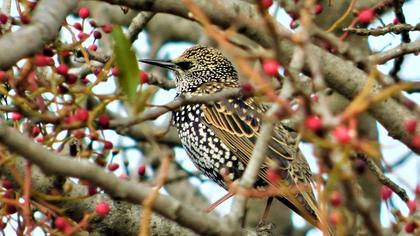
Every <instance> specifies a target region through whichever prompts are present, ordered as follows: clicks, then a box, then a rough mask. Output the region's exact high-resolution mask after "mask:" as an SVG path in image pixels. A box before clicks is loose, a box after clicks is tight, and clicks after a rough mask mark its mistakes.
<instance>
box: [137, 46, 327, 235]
mask: <svg viewBox="0 0 420 236" xmlns="http://www.w3.org/2000/svg"><path fill="white" fill-rule="evenodd" d="M140 61H141V62H144V63H148V64H152V65H156V66H160V67H163V68H167V69H170V70H172V71H173V72H174V73H175V84H176V90H177V96H180V95H186V94H189V95H192V96H202V95H207V94H213V93H216V92H220V91H221V90H223V89H225V88H239V87H240V83H239V80H238V73H237V71H236V69H235V68H234V66H233V65H232V63H231V62H230V61H229V60H228V59H227V58H226V57H225V56H223V54H222V53H221V52H220V51H219V50H217V49H214V48H210V47H206V46H195V47H192V48H190V49H188V50H186V51H185V52H184V53H183V54H182V55H181V56H180V57H178V58H176V59H173V60H169V61H163V60H150V59H145V60H140ZM265 111H266V109H265V108H264V107H263V106H261V105H259V104H257V103H256V101H255V99H254V98H252V97H251V98H232V99H224V100H221V101H217V102H215V103H214V104H212V105H207V104H191V105H185V106H182V107H180V108H179V109H177V110H175V111H174V112H173V118H172V119H173V124H174V126H175V127H176V128H177V130H178V134H179V137H180V139H181V142H182V145H183V146H184V148H185V150H186V152H187V154H188V156H189V157H190V158H191V160H192V162H193V163H194V164H195V166H196V167H197V168H198V169H199V170H200V171H201V172H202V173H204V174H205V175H206V176H207V177H209V178H210V179H212V180H213V181H214V182H216V183H217V184H218V185H220V186H222V187H223V188H225V189H226V188H227V186H226V183H225V178H226V176H224V174H223V173H222V172H225V171H226V170H227V171H228V173H229V174H228V176H227V177H228V178H229V179H230V180H231V181H235V180H236V179H238V178H240V177H241V175H242V174H243V172H244V170H245V168H246V166H247V164H248V162H249V159H250V158H251V155H252V151H253V148H254V146H255V143H256V141H257V139H258V136H259V132H260V129H261V123H262V119H261V117H262V115H263V114H264V113H265ZM273 163H276V164H277V166H278V168H277V169H278V170H280V172H279V173H281V175H280V176H281V180H280V181H279V182H278V183H270V178H269V176H268V175H267V173H268V170H269V168H270V166H272V164H273ZM312 184H313V180H312V174H311V170H310V168H309V165H308V163H307V161H306V159H305V158H304V157H303V155H302V153H301V152H300V150H299V148H298V143H297V141H296V140H295V138H293V137H292V135H291V134H290V132H289V131H288V130H287V129H286V128H285V127H284V126H283V125H282V124H281V123H277V124H276V126H275V129H274V130H273V134H272V137H271V139H270V140H269V143H268V148H267V151H266V160H265V162H264V164H263V166H262V167H261V169H260V171H259V173H258V180H257V182H256V183H255V187H264V186H268V185H272V186H273V185H274V186H278V187H281V188H282V189H284V188H285V187H287V188H290V189H297V190H298V191H290V192H289V193H285V194H282V195H280V196H278V197H276V198H277V199H279V200H280V201H281V202H283V203H284V204H286V205H287V206H288V207H289V208H291V209H292V210H293V211H295V212H296V213H298V214H299V215H301V216H302V217H303V218H305V219H306V220H307V221H308V222H309V223H311V224H312V225H314V226H317V227H321V225H320V217H319V209H318V207H317V202H316V200H315V196H314V194H313V192H312V188H311V186H312ZM302 186H309V189H310V190H308V188H306V189H305V190H303V189H302V188H303V187H302ZM299 190H301V191H299Z"/></svg>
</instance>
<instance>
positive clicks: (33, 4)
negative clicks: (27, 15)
mask: <svg viewBox="0 0 420 236" xmlns="http://www.w3.org/2000/svg"><path fill="white" fill-rule="evenodd" d="M37 5H38V2H34V1H29V9H30V10H31V11H33V10H34V9H35V7H36V6H37Z"/></svg>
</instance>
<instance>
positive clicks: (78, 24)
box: [73, 22, 83, 31]
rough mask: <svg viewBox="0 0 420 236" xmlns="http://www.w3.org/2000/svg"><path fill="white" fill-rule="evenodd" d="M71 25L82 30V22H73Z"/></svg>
mask: <svg viewBox="0 0 420 236" xmlns="http://www.w3.org/2000/svg"><path fill="white" fill-rule="evenodd" d="M73 27H74V28H75V29H77V30H79V31H82V30H83V26H82V24H80V23H79V22H75V23H74V24H73Z"/></svg>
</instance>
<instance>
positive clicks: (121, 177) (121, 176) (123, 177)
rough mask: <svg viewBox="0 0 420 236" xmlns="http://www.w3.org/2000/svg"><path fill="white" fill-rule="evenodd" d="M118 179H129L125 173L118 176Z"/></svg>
mask: <svg viewBox="0 0 420 236" xmlns="http://www.w3.org/2000/svg"><path fill="white" fill-rule="evenodd" d="M118 178H120V179H123V180H125V179H128V175H126V174H125V173H122V174H120V176H118Z"/></svg>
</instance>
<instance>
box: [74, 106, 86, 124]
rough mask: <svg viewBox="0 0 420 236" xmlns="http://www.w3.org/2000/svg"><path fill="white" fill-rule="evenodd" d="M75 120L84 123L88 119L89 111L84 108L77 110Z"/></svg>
mask: <svg viewBox="0 0 420 236" xmlns="http://www.w3.org/2000/svg"><path fill="white" fill-rule="evenodd" d="M74 116H75V118H76V120H78V121H81V122H85V121H87V120H88V119H89V111H88V110H86V109H85V108H78V109H77V110H76V112H75V114H74Z"/></svg>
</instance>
